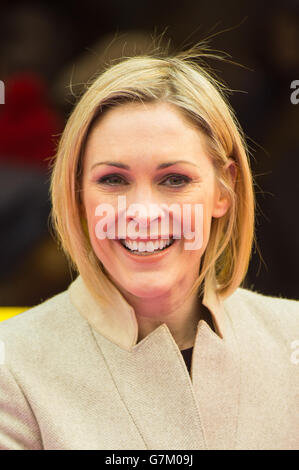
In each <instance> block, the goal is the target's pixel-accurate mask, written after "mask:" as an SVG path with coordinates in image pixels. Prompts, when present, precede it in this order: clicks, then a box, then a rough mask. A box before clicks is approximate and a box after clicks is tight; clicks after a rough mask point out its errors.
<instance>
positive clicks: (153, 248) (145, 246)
mask: <svg viewBox="0 0 299 470" xmlns="http://www.w3.org/2000/svg"><path fill="white" fill-rule="evenodd" d="M118 242H119V243H120V244H121V245H122V246H123V247H124V248H125V249H126V250H127V251H129V252H130V253H132V254H134V255H139V256H151V255H155V254H158V253H161V252H162V251H166V250H168V249H169V248H170V247H171V246H172V245H173V244H174V243H176V240H174V239H173V238H169V239H167V240H152V241H147V242H140V241H138V242H137V241H133V240H130V241H128V240H118Z"/></svg>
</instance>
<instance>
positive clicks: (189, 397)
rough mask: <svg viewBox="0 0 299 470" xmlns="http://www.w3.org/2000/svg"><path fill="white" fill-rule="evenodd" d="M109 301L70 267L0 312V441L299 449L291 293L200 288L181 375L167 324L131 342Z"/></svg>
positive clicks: (131, 329)
mask: <svg viewBox="0 0 299 470" xmlns="http://www.w3.org/2000/svg"><path fill="white" fill-rule="evenodd" d="M113 300H115V302H113V303H114V305H115V306H116V307H115V308H114V309H112V310H109V311H108V310H107V309H105V308H103V306H101V305H99V304H98V303H96V302H95V301H94V299H93V297H92V296H91V294H90V293H89V291H88V290H87V288H86V286H85V284H84V283H83V280H82V278H81V276H79V277H78V278H77V279H76V280H75V281H74V282H73V283H72V284H71V285H70V287H69V289H68V290H66V291H64V292H62V293H60V294H58V295H56V296H54V297H52V298H51V299H48V300H47V301H45V302H43V303H42V304H40V305H38V306H36V307H34V308H32V309H30V310H28V311H26V312H24V313H22V314H20V315H18V316H16V317H13V318H10V319H8V320H6V321H3V322H2V323H0V340H1V341H2V343H0V346H1V345H2V348H1V351H2V353H1V355H0V359H1V361H2V365H0V449H105V450H122V449H130V450H132V449H134V450H135V449H141V450H142V449H144V450H145V449H166V450H174V449H184V450H193V449H296V448H299V395H298V393H299V344H298V343H299V302H297V301H293V300H286V299H281V298H271V297H268V296H264V295H261V294H259V293H256V292H251V291H249V290H246V289H241V288H239V289H237V290H236V291H235V292H234V294H232V295H231V296H230V297H229V298H227V299H226V300H224V301H220V300H219V299H218V298H217V297H216V295H215V294H214V292H212V291H211V292H205V295H204V299H203V304H204V305H205V306H206V307H207V308H208V309H209V311H210V313H211V314H212V318H213V322H214V326H215V330H216V332H214V331H213V330H212V329H211V328H210V326H209V325H208V323H206V322H205V321H204V320H200V321H199V323H198V328H197V333H196V339H195V344H194V352H193V357H192V368H191V377H190V375H189V373H188V370H187V368H186V365H185V362H184V359H183V357H182V354H181V352H180V350H179V348H178V346H177V344H176V342H175V341H174V339H173V337H172V335H171V333H170V331H169V329H168V327H167V325H166V324H162V325H160V326H159V327H158V328H156V329H155V330H154V331H153V332H152V333H150V334H149V335H148V336H146V337H145V338H143V339H142V341H140V342H139V343H137V337H138V331H137V322H136V318H135V314H134V311H133V309H132V308H131V307H130V306H129V305H128V304H127V303H126V301H124V299H123V297H122V296H121V295H120V294H117V295H116V298H115V299H113ZM296 348H297V349H296Z"/></svg>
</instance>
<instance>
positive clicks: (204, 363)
mask: <svg viewBox="0 0 299 470" xmlns="http://www.w3.org/2000/svg"><path fill="white" fill-rule="evenodd" d="M201 54H202V53H201V52H200V51H198V50H196V49H195V50H193V51H192V50H191V51H189V52H187V53H181V54H177V55H175V56H169V55H165V54H164V55H163V54H161V55H160V56H157V55H147V56H139V57H138V56H137V57H133V58H126V59H122V60H120V61H119V63H117V64H114V65H113V66H110V67H108V68H107V69H106V71H105V72H104V73H102V74H101V75H100V76H99V77H97V78H96V79H95V81H94V82H93V84H92V85H91V86H90V87H89V88H88V89H87V90H86V92H85V94H84V95H83V96H82V98H81V99H80V101H79V102H78V104H77V106H76V107H75V109H74V111H73V113H72V115H71V116H70V118H69V120H68V122H67V125H66V127H65V130H64V133H63V135H62V138H61V141H60V145H59V148H58V152H57V157H56V161H55V165H54V169H53V174H52V181H51V194H52V203H53V220H54V225H55V228H56V232H57V234H58V235H59V239H60V241H61V244H62V247H63V249H64V250H65V252H66V253H67V255H68V256H69V259H70V260H71V262H72V263H73V265H74V267H75V268H76V269H77V271H78V274H79V275H78V277H77V279H75V280H74V281H73V282H72V283H71V285H70V287H69V288H68V289H67V290H66V291H65V292H62V293H60V294H58V295H56V296H55V297H52V298H50V299H48V300H47V301H45V302H43V303H42V304H40V305H38V306H36V307H34V308H32V309H30V310H29V311H27V312H25V313H23V314H21V315H19V316H18V317H14V318H12V319H9V320H7V321H5V322H3V323H2V324H1V325H0V338H1V340H2V342H3V344H4V346H5V361H3V364H2V366H1V370H0V372H1V377H0V383H1V391H0V417H1V419H0V448H2V449H119V450H121V449H167V450H168V449H294V448H296V447H297V446H298V444H299V440H298V428H299V423H298V413H296V412H295V410H296V408H297V407H298V395H297V390H298V385H299V384H298V367H297V365H296V362H297V361H296V360H295V361H294V360H292V357H294V352H295V351H294V349H292V347H293V346H294V344H295V346H296V344H297V343H294V341H296V340H297V338H298V336H299V334H298V321H299V306H298V302H296V301H294V300H287V299H280V298H271V297H268V296H264V295H262V294H260V293H257V292H251V291H249V290H247V289H244V288H242V287H240V285H241V283H242V281H243V279H244V276H245V274H246V271H247V267H248V263H249V259H250V252H251V247H252V241H253V238H254V194H253V182H252V176H251V172H250V168H249V163H248V156H247V150H246V146H245V141H244V138H243V136H242V132H241V130H240V129H239V126H238V124H237V122H236V119H235V117H234V115H233V112H232V110H231V109H230V107H229V105H228V103H227V101H226V99H225V95H224V92H223V91H224V90H223V88H222V86H221V85H220V84H219V83H218V82H217V81H216V80H215V79H213V78H212V77H211V76H210V75H209V74H208V73H207V71H206V69H205V68H204V66H203V65H199V64H200V63H201V60H200V59H201ZM195 58H197V59H199V62H198V61H196V60H193V59H195ZM296 335H297V336H296ZM191 353H192V362H191V364H190V361H189V362H188V357H189V359H191ZM292 354H293V356H292ZM185 361H186V362H185Z"/></svg>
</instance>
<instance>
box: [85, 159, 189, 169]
mask: <svg viewBox="0 0 299 470" xmlns="http://www.w3.org/2000/svg"><path fill="white" fill-rule="evenodd" d="M177 163H187V164H188V165H192V166H196V167H197V165H196V164H195V163H192V162H188V161H187V160H175V161H173V162H165V163H160V165H158V166H157V167H156V170H161V169H163V168H168V167H169V166H173V165H176V164H177ZM98 165H108V166H115V167H117V168H123V169H124V170H130V169H131V168H130V166H129V165H126V164H125V163H120V162H112V161H105V162H97V163H94V164H93V165H92V167H91V170H92V169H93V168H94V167H96V166H98Z"/></svg>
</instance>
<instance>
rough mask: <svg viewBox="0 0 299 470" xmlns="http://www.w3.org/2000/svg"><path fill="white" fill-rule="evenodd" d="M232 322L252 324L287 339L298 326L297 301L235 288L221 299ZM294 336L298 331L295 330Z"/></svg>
mask: <svg viewBox="0 0 299 470" xmlns="http://www.w3.org/2000/svg"><path fill="white" fill-rule="evenodd" d="M224 305H225V309H226V312H227V313H228V314H229V316H230V317H231V319H232V321H233V322H235V323H238V321H242V322H244V323H248V325H250V324H252V326H253V327H254V326H255V327H256V328H258V329H259V331H261V330H262V329H265V330H266V331H267V333H269V334H270V335H271V336H275V337H280V338H284V339H285V340H287V341H289V339H290V337H293V336H294V334H295V332H298V329H299V301H298V300H295V299H287V298H284V297H275V296H271V295H265V294H262V293H261V292H258V291H253V290H250V289H246V288H243V287H239V288H238V289H236V291H235V292H234V293H233V294H232V295H231V296H229V297H228V298H226V299H225V301H224ZM297 335H298V333H297Z"/></svg>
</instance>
